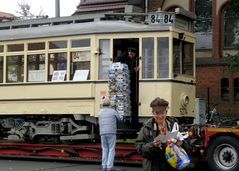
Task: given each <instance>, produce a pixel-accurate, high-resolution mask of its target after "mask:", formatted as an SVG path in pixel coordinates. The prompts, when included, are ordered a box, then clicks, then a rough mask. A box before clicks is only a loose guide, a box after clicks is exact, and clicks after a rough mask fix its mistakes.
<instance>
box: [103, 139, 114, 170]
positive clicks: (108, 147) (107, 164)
mask: <svg viewBox="0 0 239 171" xmlns="http://www.w3.org/2000/svg"><path fill="white" fill-rule="evenodd" d="M115 144H116V135H115V134H104V135H101V147H102V167H103V169H107V170H110V169H112V168H113V166H114V158H115Z"/></svg>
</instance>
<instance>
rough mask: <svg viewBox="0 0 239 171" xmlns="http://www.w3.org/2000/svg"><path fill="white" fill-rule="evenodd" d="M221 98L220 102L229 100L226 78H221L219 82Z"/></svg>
mask: <svg viewBox="0 0 239 171" xmlns="http://www.w3.org/2000/svg"><path fill="white" fill-rule="evenodd" d="M221 98H222V100H225V101H228V100H229V80H228V78H223V79H222V80H221Z"/></svg>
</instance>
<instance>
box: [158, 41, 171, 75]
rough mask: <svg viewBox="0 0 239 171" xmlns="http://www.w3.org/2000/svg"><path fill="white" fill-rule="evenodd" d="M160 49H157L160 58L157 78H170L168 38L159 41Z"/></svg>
mask: <svg viewBox="0 0 239 171" xmlns="http://www.w3.org/2000/svg"><path fill="white" fill-rule="evenodd" d="M157 43H158V48H157V52H158V55H157V58H158V65H157V67H158V72H157V78H168V74H169V73H168V72H169V68H168V67H169V66H168V65H169V64H168V58H169V56H168V55H169V52H168V46H169V39H168V37H160V38H158V39H157Z"/></svg>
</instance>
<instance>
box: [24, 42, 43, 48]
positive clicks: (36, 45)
mask: <svg viewBox="0 0 239 171" xmlns="http://www.w3.org/2000/svg"><path fill="white" fill-rule="evenodd" d="M44 49H45V43H44V42H41V43H29V44H28V50H44Z"/></svg>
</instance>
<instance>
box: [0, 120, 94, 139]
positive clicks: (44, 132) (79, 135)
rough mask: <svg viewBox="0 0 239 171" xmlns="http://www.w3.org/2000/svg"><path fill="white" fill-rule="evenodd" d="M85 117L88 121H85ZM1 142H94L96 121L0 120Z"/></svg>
mask: <svg viewBox="0 0 239 171" xmlns="http://www.w3.org/2000/svg"><path fill="white" fill-rule="evenodd" d="M86 117H87V118H88V119H86ZM0 127H1V138H2V139H3V140H11V141H12V140H14V141H26V142H33V143H35V142H37V143H60V142H73V141H79V140H89V141H94V140H96V139H97V138H98V137H97V135H98V133H97V122H96V119H93V118H91V117H90V116H82V115H79V116H78V115H72V117H70V116H64V115H63V116H53V117H49V116H37V115H31V116H30V115H28V116H25V117H21V118H20V117H17V116H15V117H13V116H12V117H7V118H1V119H0Z"/></svg>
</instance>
